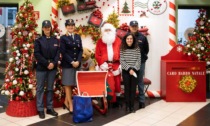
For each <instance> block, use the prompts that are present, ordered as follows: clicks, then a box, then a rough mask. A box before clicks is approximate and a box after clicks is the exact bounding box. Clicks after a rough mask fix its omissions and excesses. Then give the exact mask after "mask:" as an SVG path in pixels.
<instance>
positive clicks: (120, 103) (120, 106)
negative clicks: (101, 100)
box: [112, 97, 123, 108]
mask: <svg viewBox="0 0 210 126" xmlns="http://www.w3.org/2000/svg"><path fill="white" fill-rule="evenodd" d="M122 106H123V104H122V99H121V98H120V97H117V99H116V102H114V103H113V104H112V108H122Z"/></svg>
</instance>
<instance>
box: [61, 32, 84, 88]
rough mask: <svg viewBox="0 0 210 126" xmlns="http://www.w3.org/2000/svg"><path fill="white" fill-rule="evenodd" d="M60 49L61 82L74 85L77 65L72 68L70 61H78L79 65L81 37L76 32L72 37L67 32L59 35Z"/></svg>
mask: <svg viewBox="0 0 210 126" xmlns="http://www.w3.org/2000/svg"><path fill="white" fill-rule="evenodd" d="M60 50H61V54H62V60H61V66H62V83H63V85H68V86H70V85H75V84H76V71H77V70H79V67H78V68H74V67H73V66H72V64H71V63H72V62H73V61H79V63H80V65H81V61H82V53H83V47H82V40H81V37H80V36H79V35H78V34H74V35H73V37H72V36H71V35H69V34H68V33H67V34H66V35H63V36H61V38H60Z"/></svg>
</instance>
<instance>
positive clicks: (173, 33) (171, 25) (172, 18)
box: [169, 0, 176, 47]
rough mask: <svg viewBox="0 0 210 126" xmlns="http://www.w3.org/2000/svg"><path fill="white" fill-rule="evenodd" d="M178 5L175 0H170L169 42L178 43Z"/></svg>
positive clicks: (173, 44) (171, 43) (172, 44)
mask: <svg viewBox="0 0 210 126" xmlns="http://www.w3.org/2000/svg"><path fill="white" fill-rule="evenodd" d="M175 14H176V5H175V0H169V44H170V45H171V46H172V47H174V46H175V45H176V17H175V16H176V15H175Z"/></svg>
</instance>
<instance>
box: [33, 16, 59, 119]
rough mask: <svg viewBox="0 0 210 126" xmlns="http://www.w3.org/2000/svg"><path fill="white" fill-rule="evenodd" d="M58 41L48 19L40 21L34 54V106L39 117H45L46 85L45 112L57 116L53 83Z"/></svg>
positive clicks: (57, 56) (57, 55)
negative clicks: (39, 31)
mask: <svg viewBox="0 0 210 126" xmlns="http://www.w3.org/2000/svg"><path fill="white" fill-rule="evenodd" d="M59 54H60V52H59V42H58V40H57V39H56V37H55V36H52V27H51V23H50V21H49V20H45V21H43V22H42V36H41V37H40V38H38V39H36V40H35V44H34V56H35V58H36V60H37V65H36V80H37V90H36V99H37V100H36V106H37V110H38V114H39V118H41V119H43V118H45V113H44V102H43V96H44V86H45V82H47V85H46V92H47V94H46V98H47V101H46V102H47V104H46V107H47V111H46V113H47V114H50V115H52V116H57V115H58V113H57V112H55V111H54V109H53V84H54V80H55V76H56V73H57V64H58V60H59Z"/></svg>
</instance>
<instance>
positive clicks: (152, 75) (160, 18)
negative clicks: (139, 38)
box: [59, 0, 170, 91]
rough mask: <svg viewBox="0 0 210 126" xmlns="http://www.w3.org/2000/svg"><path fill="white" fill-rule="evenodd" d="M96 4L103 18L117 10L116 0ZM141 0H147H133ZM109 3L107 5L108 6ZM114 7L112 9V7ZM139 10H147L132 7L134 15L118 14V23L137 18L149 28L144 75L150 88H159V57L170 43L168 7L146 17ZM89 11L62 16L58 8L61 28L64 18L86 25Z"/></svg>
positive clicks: (88, 41) (144, 0)
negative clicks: (160, 12)
mask: <svg viewBox="0 0 210 126" xmlns="http://www.w3.org/2000/svg"><path fill="white" fill-rule="evenodd" d="M96 1H97V5H98V6H101V7H102V8H101V11H102V13H103V19H104V20H107V17H108V15H109V14H111V13H112V11H113V10H114V9H115V11H116V12H117V3H118V2H117V0H109V1H107V0H100V1H98V0H96ZM119 1H120V2H123V3H124V0H119ZM126 1H127V2H131V0H126ZM136 1H141V2H142V3H147V2H148V0H134V2H136ZM72 2H74V3H75V5H76V2H75V0H72ZM103 2H105V6H103V5H102V3H103ZM108 4H109V6H108ZM113 7H114V9H113ZM140 11H147V8H143V7H142V6H138V7H135V8H134V16H119V19H120V24H122V23H126V22H127V23H128V24H129V22H130V21H131V20H137V21H138V22H139V26H147V27H148V28H149V34H150V35H148V36H147V38H148V41H149V46H150V52H149V55H148V56H149V59H148V61H147V64H146V75H145V76H146V77H148V78H149V79H151V81H152V85H151V87H150V90H156V91H159V90H160V58H161V56H163V55H166V54H167V53H168V52H169V49H170V45H169V41H168V40H169V39H168V37H169V36H168V35H169V33H168V29H169V28H168V27H169V26H168V25H169V23H168V7H167V10H166V11H165V12H164V13H163V14H160V15H154V14H152V13H150V12H146V15H147V17H141V18H140V13H139V12H140ZM90 14H91V12H88V13H82V14H80V13H77V12H76V13H75V14H69V15H67V16H63V14H62V12H61V10H60V9H59V18H61V19H62V20H61V21H59V26H60V28H61V29H62V30H63V29H65V27H64V23H65V20H66V19H69V18H72V19H74V20H75V19H80V20H79V21H78V22H77V23H76V25H77V26H78V25H80V24H81V25H87V21H88V19H86V18H85V19H83V20H81V18H84V17H86V16H89V15H90ZM63 33H65V30H63ZM82 39H83V45H84V46H85V47H89V48H90V49H94V48H95V45H93V44H92V41H91V39H90V37H86V38H82Z"/></svg>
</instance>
